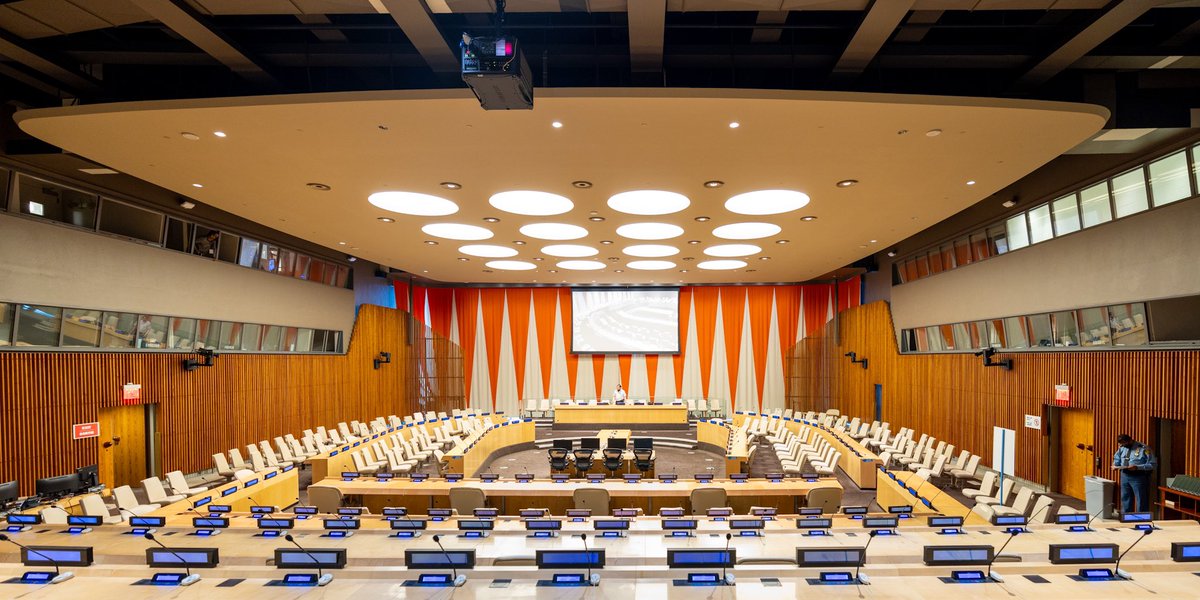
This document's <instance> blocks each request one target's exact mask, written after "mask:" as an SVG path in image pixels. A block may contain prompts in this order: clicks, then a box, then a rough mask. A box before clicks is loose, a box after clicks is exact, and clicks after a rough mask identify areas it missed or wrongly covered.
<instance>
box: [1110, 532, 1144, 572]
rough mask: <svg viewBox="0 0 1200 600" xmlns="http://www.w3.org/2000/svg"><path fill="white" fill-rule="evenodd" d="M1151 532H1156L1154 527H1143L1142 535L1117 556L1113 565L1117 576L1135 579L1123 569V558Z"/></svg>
mask: <svg viewBox="0 0 1200 600" xmlns="http://www.w3.org/2000/svg"><path fill="white" fill-rule="evenodd" d="M1151 533H1154V530H1153V529H1143V530H1142V537H1140V538H1138V539H1136V540H1134V541H1133V543H1132V544H1130V545H1129V547H1128V548H1126V549H1125V551H1124V552H1122V553H1121V555H1120V556H1118V557H1117V564H1115V565H1113V572H1114V573H1116V574H1117V577H1120V578H1121V579H1133V575H1130V574H1129V573H1128V572H1127V571H1122V570H1121V559H1122V558H1125V555H1126V554H1129V551H1130V550H1133V547H1134V546H1136V545H1138V542H1140V541H1142V540H1144V539H1146V536H1148V535H1150V534H1151Z"/></svg>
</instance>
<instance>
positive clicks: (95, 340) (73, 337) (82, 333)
mask: <svg viewBox="0 0 1200 600" xmlns="http://www.w3.org/2000/svg"><path fill="white" fill-rule="evenodd" d="M100 317H101V313H100V311H98V310H84V309H81V308H64V309H63V324H62V345H63V347H64V348H95V347H97V346H99V345H100Z"/></svg>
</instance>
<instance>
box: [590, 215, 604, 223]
mask: <svg viewBox="0 0 1200 600" xmlns="http://www.w3.org/2000/svg"><path fill="white" fill-rule="evenodd" d="M588 220H589V221H592V222H593V223H599V222H601V221H603V220H604V217H601V216H600V215H592V216H590V217H588Z"/></svg>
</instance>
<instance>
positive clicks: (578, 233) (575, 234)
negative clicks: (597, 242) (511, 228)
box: [520, 223, 588, 241]
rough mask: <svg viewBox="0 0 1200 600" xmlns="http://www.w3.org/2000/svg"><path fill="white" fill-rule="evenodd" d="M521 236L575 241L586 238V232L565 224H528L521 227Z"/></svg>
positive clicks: (575, 226) (576, 226) (578, 227)
mask: <svg viewBox="0 0 1200 600" xmlns="http://www.w3.org/2000/svg"><path fill="white" fill-rule="evenodd" d="M520 231H521V234H522V235H527V236H529V237H531V238H537V239H539V240H554V241H559V240H577V239H579V238H582V237H587V234H588V231H587V230H586V229H584V228H582V227H580V226H578V225H568V224H566V223H530V224H528V225H522V226H521V229H520Z"/></svg>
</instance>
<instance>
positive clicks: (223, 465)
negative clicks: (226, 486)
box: [212, 452, 233, 473]
mask: <svg viewBox="0 0 1200 600" xmlns="http://www.w3.org/2000/svg"><path fill="white" fill-rule="evenodd" d="M212 459H213V466H214V467H216V468H217V472H218V473H220V472H221V471H232V470H233V467H231V466H229V461H228V460H226V459H225V455H224V454H221V453H220V452H218V453H216V454H214V455H212Z"/></svg>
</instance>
